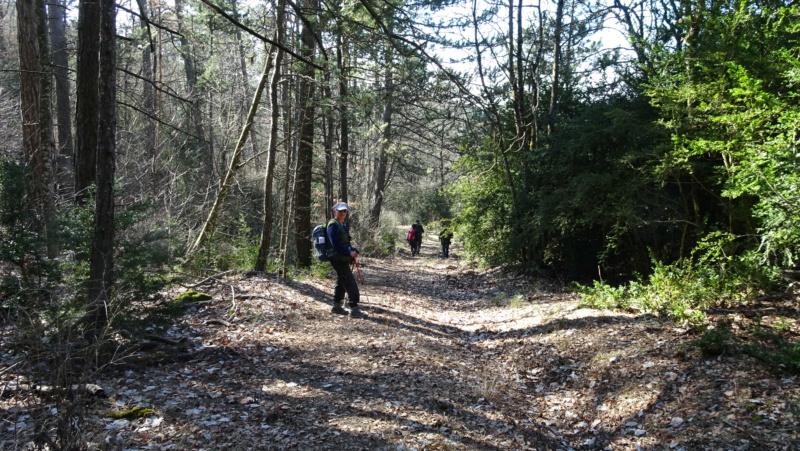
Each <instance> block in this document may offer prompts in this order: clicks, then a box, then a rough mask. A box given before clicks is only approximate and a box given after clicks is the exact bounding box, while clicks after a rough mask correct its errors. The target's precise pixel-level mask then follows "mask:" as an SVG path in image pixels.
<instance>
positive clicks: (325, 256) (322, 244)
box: [311, 225, 336, 262]
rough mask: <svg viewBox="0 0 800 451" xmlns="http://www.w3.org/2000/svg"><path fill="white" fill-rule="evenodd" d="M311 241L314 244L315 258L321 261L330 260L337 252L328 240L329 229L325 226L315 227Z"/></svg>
mask: <svg viewBox="0 0 800 451" xmlns="http://www.w3.org/2000/svg"><path fill="white" fill-rule="evenodd" d="M311 241H312V242H313V243H314V256H315V257H317V259H319V260H320V261H323V262H326V261H328V260H330V258H331V257H333V254H334V253H335V252H336V251H334V249H333V245H332V244H331V243H330V240H328V229H327V227H325V225H318V226H316V227H314V230H312V231H311Z"/></svg>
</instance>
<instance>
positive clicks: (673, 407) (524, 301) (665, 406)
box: [86, 236, 800, 450]
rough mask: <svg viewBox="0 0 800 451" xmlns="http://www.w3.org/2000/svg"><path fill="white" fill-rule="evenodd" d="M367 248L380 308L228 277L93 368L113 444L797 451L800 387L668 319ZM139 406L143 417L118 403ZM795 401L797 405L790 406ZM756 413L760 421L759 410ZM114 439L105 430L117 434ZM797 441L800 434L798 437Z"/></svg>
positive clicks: (452, 262) (307, 285) (367, 289)
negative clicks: (162, 331) (133, 349)
mask: <svg viewBox="0 0 800 451" xmlns="http://www.w3.org/2000/svg"><path fill="white" fill-rule="evenodd" d="M434 238H435V237H434V236H429V237H428V239H427V240H426V242H425V245H424V246H423V248H422V255H421V256H419V257H414V258H411V257H410V256H409V252H408V250H407V249H403V250H401V251H400V252H399V253H398V254H397V255H396V256H395V257H393V258H389V259H372V258H362V259H360V261H361V269H362V275H363V278H364V281H365V285H363V286H362V287H361V289H362V293H363V301H362V303H363V307H364V310H365V311H366V312H367V313H368V314H369V315H370V316H369V318H367V319H351V318H348V317H344V316H340V315H335V314H332V313H330V307H331V304H330V295H331V293H332V290H333V281H332V280H326V281H320V280H313V281H308V280H305V281H304V280H301V281H287V280H284V279H279V278H276V277H264V278H261V277H231V278H227V279H224V280H215V281H213V282H211V283H210V284H209V285H206V286H204V287H201V288H198V290H201V291H204V292H207V293H210V294H212V295H213V296H214V298H213V299H212V300H211V301H209V302H206V303H201V304H198V305H196V306H194V307H192V308H190V309H189V310H188V311H187V313H186V314H185V316H184V317H183V318H182V324H180V325H179V326H177V327H175V328H173V329H172V330H171V331H170V336H173V338H182V337H185V338H186V339H187V343H188V344H187V345H186V346H185V348H183V349H181V350H175V349H173V348H172V347H169V346H166V345H162V346H161V347H160V348H158V349H157V350H155V351H149V352H147V353H141V354H138V355H136V356H134V357H133V358H130V359H127V360H125V361H122V362H119V363H118V364H117V365H115V369H114V370H113V371H112V372H111V373H110V374H107V375H106V376H104V377H102V379H100V380H97V381H95V382H96V383H97V384H98V385H100V386H101V387H103V388H104V390H105V392H106V394H107V396H108V398H107V399H105V400H103V401H102V402H101V403H99V404H97V405H95V406H93V407H91V409H92V410H93V412H91V414H90V415H89V418H90V419H91V420H90V421H91V424H90V425H87V428H86V432H87V434H89V435H90V436H91V437H93V440H94V441H95V443H96V444H97V447H98V448H101V447H103V446H105V448H103V449H126V450H132V449H141V450H145V449H177V450H187V449H193V450H198V449H207V450H223V449H224V450H228V449H230V450H234V449H235V450H238V449H241V450H244V449H265V450H266V449H270V450H271V449H275V450H278V449H299V450H312V449H320V450H322V449H330V450H525V449H537V450H548V449H564V450H568V449H614V450H621V449H624V450H634V449H665V450H666V449H674V450H696V449H792V448H795V447H796V446H797V444H798V443H800V442H798V437H797V434H798V432H797V419H798V417H797V416H798V413H797V410H796V409H797V405H798V404H797V402H798V399H800V398H799V397H798V388H797V383H796V381H795V379H794V377H791V378H789V377H785V376H784V377H781V376H776V375H774V374H771V373H768V372H766V371H765V370H763V369H761V368H759V367H757V366H755V365H753V362H752V361H749V360H746V359H742V358H741V357H738V358H736V359H733V358H728V357H722V358H720V359H712V360H708V361H706V360H703V359H700V358H699V357H696V356H691V353H692V352H693V351H692V350H691V347H687V343H689V342H690V341H691V340H693V339H695V338H696V337H692V336H690V334H688V333H687V332H686V330H685V329H684V328H681V327H677V326H675V325H674V324H672V323H667V322H663V321H661V320H658V319H655V318H648V317H643V316H636V315H632V314H623V313H614V312H601V311H597V310H588V309H583V308H580V307H579V304H578V301H577V300H576V298H575V297H574V295H572V294H570V293H566V292H564V291H563V290H561V289H559V288H558V287H556V286H553V285H547V284H545V283H543V282H540V281H535V280H531V279H528V278H523V277H513V276H509V275H506V274H503V273H501V272H499V271H492V270H480V269H476V268H472V267H469V266H468V265H467V264H466V262H465V261H464V260H462V259H460V258H458V254H459V252H458V249H455V250H454V253H453V254H454V258H451V259H441V258H439V257H438V247H437V243H436V241H435V239H434ZM136 405H142V406H149V407H152V408H153V409H155V411H156V414H155V415H152V416H149V417H147V418H140V419H135V420H124V419H117V420H114V419H111V418H108V415H107V413H105V412H108V411H109V410H111V411H122V410H125V409H129V408H131V407H134V406H136ZM793 409H795V410H793ZM756 416H757V417H758V421H755V420H754V418H756ZM103 444H105V445H103ZM795 449H796V448H795Z"/></svg>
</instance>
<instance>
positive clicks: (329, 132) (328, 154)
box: [322, 71, 334, 217]
mask: <svg viewBox="0 0 800 451" xmlns="http://www.w3.org/2000/svg"><path fill="white" fill-rule="evenodd" d="M324 77H325V81H324V84H323V86H324V87H323V92H324V96H325V100H324V101H323V105H324V106H323V114H322V147H323V148H324V149H325V171H324V172H323V175H322V179H323V180H322V182H323V183H324V185H325V201H324V202H323V205H322V208H323V211H324V212H325V216H326V217H327V216H328V212H329V211H331V208H333V133H334V126H333V124H334V119H333V108H331V103H332V102H333V94H332V90H331V74H330V71H326V72H325V73H324Z"/></svg>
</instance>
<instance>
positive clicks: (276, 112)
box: [254, 0, 286, 271]
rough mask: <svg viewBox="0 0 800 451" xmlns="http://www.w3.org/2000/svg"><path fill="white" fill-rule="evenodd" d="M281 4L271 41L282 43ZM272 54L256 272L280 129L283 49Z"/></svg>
mask: <svg viewBox="0 0 800 451" xmlns="http://www.w3.org/2000/svg"><path fill="white" fill-rule="evenodd" d="M285 9H286V6H285V2H284V1H283V0H281V1H280V2H279V3H278V17H277V21H276V24H275V25H276V27H277V28H276V30H275V41H276V42H278V43H283V37H284V35H285V34H286V19H285V14H284V12H285ZM273 52H274V53H275V63H274V64H273V69H272V78H271V79H270V83H269V109H270V123H269V140H268V143H267V167H266V168H265V170H264V203H263V210H264V220H263V221H262V227H261V240H260V242H259V245H258V256H257V257H256V265H255V268H254V269H255V270H256V271H265V270H266V269H267V258H268V257H269V250H270V246H271V245H272V243H271V240H272V224H273V222H274V221H275V218H274V216H275V214H274V212H273V210H272V183H273V179H274V177H275V160H276V155H277V153H278V127H279V126H280V124H279V122H278V121H279V120H280V108H279V107H280V105H278V85H279V83H280V80H281V64H282V63H283V49H282V48H281V47H280V46H272V48H271V50H270V55H272V53H273Z"/></svg>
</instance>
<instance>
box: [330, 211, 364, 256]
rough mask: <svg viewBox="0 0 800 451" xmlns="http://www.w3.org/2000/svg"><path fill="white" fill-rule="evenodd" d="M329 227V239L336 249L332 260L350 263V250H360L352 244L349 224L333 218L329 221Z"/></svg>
mask: <svg viewBox="0 0 800 451" xmlns="http://www.w3.org/2000/svg"><path fill="white" fill-rule="evenodd" d="M327 228H328V241H329V242H330V243H331V245H332V246H333V249H334V250H335V251H336V253H335V254H334V255H333V257H331V260H336V261H340V262H347V263H350V261H351V259H352V257H350V252H352V251H356V252H358V250H356V248H354V247H351V246H350V231H349V230H348V228H347V224H339V221H337V220H335V219H331V220H330V221H328V226H327Z"/></svg>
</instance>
